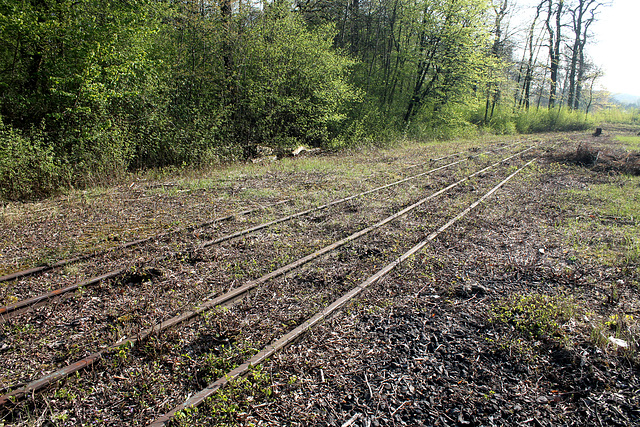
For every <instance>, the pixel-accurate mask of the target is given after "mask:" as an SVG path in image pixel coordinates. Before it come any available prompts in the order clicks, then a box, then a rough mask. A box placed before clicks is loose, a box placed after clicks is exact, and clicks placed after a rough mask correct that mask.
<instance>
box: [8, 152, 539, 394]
mask: <svg viewBox="0 0 640 427" xmlns="http://www.w3.org/2000/svg"><path fill="white" fill-rule="evenodd" d="M532 149H533V147H530V148H528V149H526V150H523V151H521V152H519V153H516V154H514V155H512V156H509V157H507V158H505V159H502V160H500V161H499V162H496V163H494V164H492V165H490V166H488V167H485V168H484V169H481V170H479V171H477V172H474V173H472V174H471V175H469V176H467V177H465V178H463V179H461V180H459V181H457V182H455V183H453V184H451V185H449V186H447V187H445V188H443V189H441V190H439V191H437V192H435V193H433V194H431V195H430V196H428V197H426V198H424V199H422V200H420V201H418V202H416V203H414V204H413V205H411V206H409V207H407V208H405V209H403V210H401V211H400V212H397V213H396V214H394V215H392V216H390V217H387V218H386V219H384V220H382V221H380V222H378V223H376V224H374V225H373V226H370V227H368V228H367V229H365V230H362V231H360V232H357V233H354V234H352V235H351V236H349V237H347V238H344V239H342V240H340V241H338V242H335V243H334V244H332V245H329V246H327V247H325V248H323V249H321V250H319V251H316V252H314V253H312V254H310V255H307V256H306V257H303V258H301V259H299V260H297V261H294V262H292V263H290V264H288V265H286V266H283V267H281V268H279V269H277V270H276V271H273V272H272V273H269V274H267V275H265V276H263V277H261V278H259V279H256V280H254V281H250V282H249V283H247V284H245V285H244V286H241V287H239V288H236V289H233V290H232V291H230V292H228V293H227V294H225V295H222V296H220V297H217V298H214V299H212V300H209V301H208V302H206V303H204V304H202V305H201V306H200V307H198V308H197V309H196V310H193V311H189V312H186V313H183V314H182V315H178V316H175V317H173V318H172V319H169V320H166V321H164V322H162V323H159V324H157V325H155V326H154V327H152V328H149V329H148V330H146V331H144V332H142V333H141V334H140V335H139V336H138V337H137V338H135V339H124V340H121V341H119V342H117V343H115V344H114V345H112V346H110V347H108V348H107V349H105V350H102V351H99V352H97V353H94V354H92V355H90V356H88V357H86V358H84V359H82V360H80V361H78V362H75V363H73V364H71V365H68V366H66V367H64V368H62V369H60V370H58V371H56V372H53V373H51V374H49V375H47V376H45V377H42V378H40V379H38V380H36V381H33V382H31V383H29V384H27V385H26V386H24V387H21V388H19V389H16V390H14V391H12V392H10V393H8V394H6V395H4V396H2V397H0V406H2V405H6V404H7V403H9V402H12V401H15V399H18V398H20V397H24V396H26V395H28V394H31V393H33V392H35V391H37V390H39V389H41V388H44V387H46V386H47V385H49V384H51V383H52V382H55V381H58V380H60V379H62V378H64V377H66V376H68V375H69V374H71V373H73V372H77V371H78V370H80V369H82V368H84V367H87V366H90V365H92V364H93V363H95V362H96V361H97V360H100V359H101V358H102V357H103V356H104V355H105V354H107V353H109V352H112V351H114V350H117V349H118V348H120V346H122V345H126V346H132V345H134V344H135V343H136V342H138V341H140V340H142V339H145V338H147V337H149V336H150V335H152V334H157V333H158V332H160V331H163V330H166V329H168V328H170V327H173V326H175V325H178V324H180V323H183V322H185V321H187V320H190V319H192V318H194V317H195V316H197V315H198V314H200V313H203V312H204V311H206V310H209V309H211V308H214V307H217V306H220V305H224V304H227V303H229V302H231V301H233V300H235V299H237V298H238V297H240V296H242V295H243V294H245V293H246V292H249V291H250V290H252V289H254V288H256V287H258V286H259V285H261V284H263V283H266V282H267V281H269V280H271V279H274V278H276V277H279V276H282V275H284V274H286V273H288V272H289V271H292V270H294V269H296V268H298V267H300V266H302V265H304V264H306V263H308V262H310V261H312V260H314V259H316V258H318V257H320V256H322V255H324V254H327V253H329V252H331V251H333V250H335V249H336V248H338V247H340V246H343V245H345V244H346V243H348V242H350V241H352V240H355V239H357V238H359V237H361V236H363V235H365V234H367V233H369V232H371V231H373V230H375V229H377V228H380V227H382V226H384V225H385V224H387V223H389V222H391V221H393V220H395V219H397V218H399V217H400V216H402V215H405V214H407V213H408V212H410V211H412V210H414V209H416V208H417V207H418V206H421V205H423V204H424V203H426V202H427V201H429V200H431V199H433V198H435V197H437V196H439V195H441V194H443V193H445V192H446V191H448V190H450V189H452V188H455V187H457V186H459V185H460V184H462V183H464V182H465V181H468V180H469V179H471V178H472V177H474V176H478V175H481V174H482V173H484V172H486V171H488V170H489V169H491V168H493V167H496V166H497V165H500V164H502V163H504V162H507V161H509V160H510V159H513V158H515V157H518V156H520V155H522V154H524V153H526V152H528V151H530V150H532ZM210 297H211V298H213V297H214V295H210Z"/></svg>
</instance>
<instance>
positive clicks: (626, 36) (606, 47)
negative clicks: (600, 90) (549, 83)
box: [588, 0, 640, 96]
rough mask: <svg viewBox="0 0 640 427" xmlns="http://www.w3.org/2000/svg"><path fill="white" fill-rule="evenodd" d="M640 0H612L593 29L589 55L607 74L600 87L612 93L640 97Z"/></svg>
mask: <svg viewBox="0 0 640 427" xmlns="http://www.w3.org/2000/svg"><path fill="white" fill-rule="evenodd" d="M639 27H640V0H613V4H612V5H611V6H609V7H605V8H603V9H602V12H601V13H600V18H599V21H598V22H594V23H593V25H592V28H593V33H594V35H595V42H596V43H595V44H593V45H591V46H589V48H588V53H589V56H590V57H591V59H592V60H593V62H594V63H595V64H597V65H598V66H600V68H602V70H603V71H604V72H605V73H606V74H605V76H604V77H602V79H601V81H600V84H601V85H602V86H604V88H605V89H607V90H609V91H610V92H612V93H628V94H631V95H637V96H640V52H639V51H638V43H639V42H640V29H639Z"/></svg>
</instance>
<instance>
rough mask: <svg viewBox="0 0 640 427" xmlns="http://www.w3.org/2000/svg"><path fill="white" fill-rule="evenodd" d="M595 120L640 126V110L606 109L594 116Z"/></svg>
mask: <svg viewBox="0 0 640 427" xmlns="http://www.w3.org/2000/svg"><path fill="white" fill-rule="evenodd" d="M594 119H595V120H597V121H599V122H605V123H630V124H636V125H637V124H640V108H620V107H616V108H605V109H602V110H600V111H598V112H597V113H595V114H594Z"/></svg>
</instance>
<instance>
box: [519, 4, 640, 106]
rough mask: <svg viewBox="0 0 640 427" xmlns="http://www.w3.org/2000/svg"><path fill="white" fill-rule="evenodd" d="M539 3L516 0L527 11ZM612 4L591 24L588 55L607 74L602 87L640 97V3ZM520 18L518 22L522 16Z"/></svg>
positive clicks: (602, 79) (587, 48)
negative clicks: (639, 49) (591, 34)
mask: <svg viewBox="0 0 640 427" xmlns="http://www.w3.org/2000/svg"><path fill="white" fill-rule="evenodd" d="M602 1H603V2H607V1H608V0H602ZM538 2H539V0H515V3H517V4H519V5H522V6H523V7H525V8H527V6H529V7H530V6H531V5H532V4H537V3H538ZM611 3H612V4H611V6H607V7H600V8H599V9H598V10H599V11H600V14H599V16H598V21H597V22H594V23H593V24H592V25H591V28H590V31H591V32H592V33H593V38H592V40H591V42H590V43H588V45H587V47H586V53H587V55H588V56H589V57H590V58H591V60H592V61H593V62H594V63H595V64H596V65H597V66H598V67H600V68H601V69H602V70H603V71H604V73H605V75H604V77H601V78H600V80H599V82H600V86H601V87H603V88H604V89H606V90H608V91H610V92H611V93H613V94H616V93H627V94H630V95H636V96H640V52H639V51H638V47H639V46H640V45H639V43H640V0H611ZM529 10H531V9H529ZM518 15H519V16H517V17H516V21H519V20H520V18H521V17H522V16H523V15H522V14H518ZM543 16H544V15H543ZM527 21H528V20H527ZM527 25H528V24H527Z"/></svg>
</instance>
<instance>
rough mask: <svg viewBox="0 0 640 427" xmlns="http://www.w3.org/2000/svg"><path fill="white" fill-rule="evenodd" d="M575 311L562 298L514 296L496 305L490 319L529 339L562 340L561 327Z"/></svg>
mask: <svg viewBox="0 0 640 427" xmlns="http://www.w3.org/2000/svg"><path fill="white" fill-rule="evenodd" d="M574 311H575V307H574V304H573V303H571V301H569V300H567V299H566V298H564V297H561V296H548V295H542V294H532V295H516V296H513V297H511V298H508V299H505V300H503V301H501V302H499V303H497V304H495V305H494V306H493V307H492V310H491V317H490V319H491V321H492V322H500V323H507V324H510V325H513V326H514V327H515V328H516V330H518V331H519V332H520V333H522V334H523V335H524V336H525V337H526V338H528V339H539V338H543V337H552V336H559V337H561V336H563V335H564V334H563V331H562V324H563V323H565V322H566V321H568V320H569V319H570V318H571V317H572V315H573V312H574Z"/></svg>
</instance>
